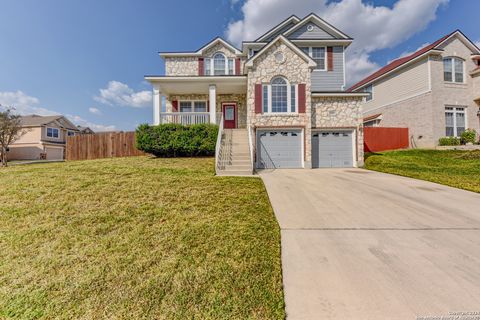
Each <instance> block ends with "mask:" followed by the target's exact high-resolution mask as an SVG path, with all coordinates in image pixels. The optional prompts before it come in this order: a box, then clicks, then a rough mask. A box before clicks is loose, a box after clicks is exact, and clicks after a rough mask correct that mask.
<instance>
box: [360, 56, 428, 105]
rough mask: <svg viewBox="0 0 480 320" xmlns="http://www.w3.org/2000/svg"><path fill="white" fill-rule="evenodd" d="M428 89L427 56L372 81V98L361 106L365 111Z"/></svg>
mask: <svg viewBox="0 0 480 320" xmlns="http://www.w3.org/2000/svg"><path fill="white" fill-rule="evenodd" d="M428 90H429V73H428V60H427V58H425V59H423V60H421V61H418V62H416V63H414V64H413V65H411V66H408V67H406V68H403V69H401V70H399V71H396V72H395V73H394V74H392V75H390V76H388V77H386V78H384V79H382V80H380V81H378V82H376V83H374V85H373V100H371V101H369V102H367V103H365V104H364V106H363V110H364V111H365V112H367V111H370V110H373V109H375V108H379V107H382V106H385V105H388V104H391V103H395V102H398V101H401V100H405V99H408V98H411V97H413V96H415V95H418V94H421V93H424V92H426V91H428Z"/></svg>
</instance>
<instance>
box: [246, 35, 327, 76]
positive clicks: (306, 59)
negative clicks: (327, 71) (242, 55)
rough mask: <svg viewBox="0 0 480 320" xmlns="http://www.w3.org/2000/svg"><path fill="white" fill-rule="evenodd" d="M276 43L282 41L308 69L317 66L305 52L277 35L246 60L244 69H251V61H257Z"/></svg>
mask: <svg viewBox="0 0 480 320" xmlns="http://www.w3.org/2000/svg"><path fill="white" fill-rule="evenodd" d="M278 41H282V42H283V43H284V44H285V45H286V46H287V47H289V48H290V49H291V50H292V51H294V52H295V53H296V54H298V55H299V56H300V57H301V58H302V59H304V60H305V61H306V62H307V63H308V66H309V67H310V68H314V67H316V66H317V63H316V62H315V61H314V60H313V59H312V58H311V57H310V56H309V55H308V54H306V53H305V52H303V51H302V50H300V48H298V47H297V46H296V45H294V44H293V43H292V42H291V41H290V40H288V39H287V38H285V37H284V36H282V35H279V36H278V37H276V38H275V40H272V41H271V42H270V43H268V44H267V45H266V46H265V47H263V48H262V49H261V50H260V51H259V52H258V53H257V54H255V55H254V56H252V57H251V58H250V59H248V60H247V61H246V62H245V67H246V68H250V67H253V61H255V59H257V58H258V57H259V56H261V55H262V54H264V53H265V51H267V50H268V49H270V48H271V47H272V46H273V45H274V44H275V43H277V42H278Z"/></svg>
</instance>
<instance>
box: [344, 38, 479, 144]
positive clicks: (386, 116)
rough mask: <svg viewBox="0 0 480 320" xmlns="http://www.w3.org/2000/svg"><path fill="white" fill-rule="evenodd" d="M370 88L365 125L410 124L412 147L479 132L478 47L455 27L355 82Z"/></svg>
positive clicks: (355, 88) (357, 87)
mask: <svg viewBox="0 0 480 320" xmlns="http://www.w3.org/2000/svg"><path fill="white" fill-rule="evenodd" d="M349 91H352V92H367V93H368V94H369V96H368V97H367V101H366V103H365V104H364V106H363V112H364V116H365V123H364V125H365V126H382V127H407V128H408V129H409V134H410V145H411V146H412V147H435V146H436V145H438V140H439V138H442V137H446V136H455V137H459V136H460V135H461V134H462V132H463V131H465V129H467V128H471V129H475V130H476V131H477V132H480V121H479V120H480V119H479V116H480V110H479V107H480V50H479V48H477V47H476V46H475V44H474V43H472V41H470V40H469V39H468V38H467V37H466V36H465V35H464V34H463V33H462V32H461V31H459V30H457V31H455V32H452V33H451V34H449V35H446V36H444V37H442V38H441V39H439V40H437V41H435V42H434V43H432V44H430V45H428V46H426V47H424V48H422V49H420V50H418V51H417V52H415V53H413V54H411V55H408V56H406V57H403V58H400V59H397V60H395V61H393V62H392V63H390V64H388V65H386V66H385V67H383V68H381V69H380V70H378V71H377V72H375V73H373V74H372V75H370V76H368V77H366V78H365V79H363V80H362V81H360V82H359V83H357V84H355V85H354V86H352V87H351V88H350V89H349Z"/></svg>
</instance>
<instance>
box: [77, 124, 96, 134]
mask: <svg viewBox="0 0 480 320" xmlns="http://www.w3.org/2000/svg"><path fill="white" fill-rule="evenodd" d="M77 129H78V133H79V134H95V132H94V131H93V130H92V129H90V128H89V127H82V126H77Z"/></svg>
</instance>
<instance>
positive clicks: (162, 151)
mask: <svg viewBox="0 0 480 320" xmlns="http://www.w3.org/2000/svg"><path fill="white" fill-rule="evenodd" d="M217 134H218V126H217V125H214V124H196V125H189V126H184V125H181V124H160V125H157V126H150V125H148V124H142V125H140V126H139V127H138V128H137V130H136V146H137V148H138V149H139V150H142V151H144V152H146V153H150V154H153V155H155V156H157V157H201V156H214V155H215V144H216V142H217Z"/></svg>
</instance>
